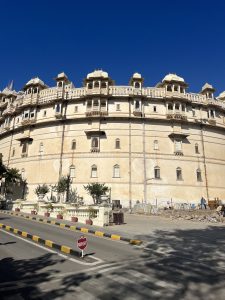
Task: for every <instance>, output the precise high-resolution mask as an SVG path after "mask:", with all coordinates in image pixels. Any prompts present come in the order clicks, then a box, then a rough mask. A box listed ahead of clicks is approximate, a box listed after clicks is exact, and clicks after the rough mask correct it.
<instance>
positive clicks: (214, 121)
mask: <svg viewBox="0 0 225 300" xmlns="http://www.w3.org/2000/svg"><path fill="white" fill-rule="evenodd" d="M208 123H209V124H210V125H216V120H215V119H208Z"/></svg>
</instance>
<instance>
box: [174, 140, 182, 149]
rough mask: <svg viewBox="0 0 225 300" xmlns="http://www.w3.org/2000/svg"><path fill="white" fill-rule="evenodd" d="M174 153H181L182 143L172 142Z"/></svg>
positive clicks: (178, 141)
mask: <svg viewBox="0 0 225 300" xmlns="http://www.w3.org/2000/svg"><path fill="white" fill-rule="evenodd" d="M174 151H175V152H182V141H180V140H175V141H174Z"/></svg>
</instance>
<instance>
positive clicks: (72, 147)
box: [71, 140, 77, 150]
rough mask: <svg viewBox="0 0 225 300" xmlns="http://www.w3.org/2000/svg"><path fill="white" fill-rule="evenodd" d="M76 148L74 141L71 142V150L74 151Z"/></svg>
mask: <svg viewBox="0 0 225 300" xmlns="http://www.w3.org/2000/svg"><path fill="white" fill-rule="evenodd" d="M76 147H77V143H76V140H72V144H71V150H76Z"/></svg>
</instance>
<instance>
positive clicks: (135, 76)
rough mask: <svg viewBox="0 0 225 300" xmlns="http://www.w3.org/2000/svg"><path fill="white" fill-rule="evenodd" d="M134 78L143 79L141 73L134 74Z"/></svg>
mask: <svg viewBox="0 0 225 300" xmlns="http://www.w3.org/2000/svg"><path fill="white" fill-rule="evenodd" d="M132 77H133V78H136V79H141V78H142V77H141V74H140V73H134V74H133V76H132Z"/></svg>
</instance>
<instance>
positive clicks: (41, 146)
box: [39, 142, 44, 154]
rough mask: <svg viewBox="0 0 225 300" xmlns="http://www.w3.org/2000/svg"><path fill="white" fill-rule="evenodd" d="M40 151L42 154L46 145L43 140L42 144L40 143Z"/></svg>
mask: <svg viewBox="0 0 225 300" xmlns="http://www.w3.org/2000/svg"><path fill="white" fill-rule="evenodd" d="M39 153H40V154H43V153H44V145H43V143H42V142H41V143H40V145H39Z"/></svg>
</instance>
